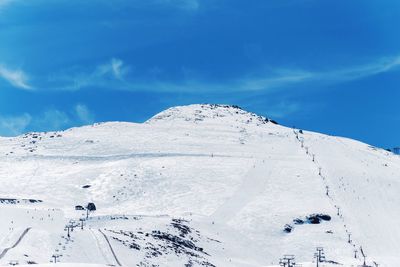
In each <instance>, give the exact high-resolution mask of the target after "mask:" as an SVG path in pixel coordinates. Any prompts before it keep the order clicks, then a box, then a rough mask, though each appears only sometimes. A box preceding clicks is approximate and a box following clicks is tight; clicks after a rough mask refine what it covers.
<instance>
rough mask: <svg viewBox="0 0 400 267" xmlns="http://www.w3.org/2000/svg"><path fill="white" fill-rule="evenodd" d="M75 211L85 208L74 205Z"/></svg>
mask: <svg viewBox="0 0 400 267" xmlns="http://www.w3.org/2000/svg"><path fill="white" fill-rule="evenodd" d="M75 210H85V208H84V207H83V206H81V205H76V206H75Z"/></svg>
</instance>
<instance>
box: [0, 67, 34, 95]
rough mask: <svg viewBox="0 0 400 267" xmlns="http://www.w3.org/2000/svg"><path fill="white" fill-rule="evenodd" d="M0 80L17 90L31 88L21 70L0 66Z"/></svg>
mask: <svg viewBox="0 0 400 267" xmlns="http://www.w3.org/2000/svg"><path fill="white" fill-rule="evenodd" d="M0 79H3V80H5V81H6V82H8V83H9V84H10V85H12V86H13V87H15V88H18V89H24V90H32V89H33V87H32V86H31V85H29V84H28V75H27V74H26V73H25V72H24V71H22V70H19V69H17V70H14V69H10V68H6V67H5V66H3V65H0Z"/></svg>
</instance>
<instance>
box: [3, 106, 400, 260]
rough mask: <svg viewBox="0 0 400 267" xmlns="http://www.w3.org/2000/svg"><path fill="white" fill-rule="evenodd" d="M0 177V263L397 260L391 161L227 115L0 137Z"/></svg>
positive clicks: (347, 144) (398, 189)
mask: <svg viewBox="0 0 400 267" xmlns="http://www.w3.org/2000/svg"><path fill="white" fill-rule="evenodd" d="M366 127H378V126H377V125H371V126H366ZM0 181H1V183H0V215H1V216H0V218H1V220H0V264H1V265H8V264H10V263H11V264H16V263H18V264H32V263H40V264H46V263H50V262H53V263H54V261H57V262H61V263H72V265H71V264H70V265H65V266H106V265H114V266H223V267H224V266H240V267H250V266H251V267H256V266H257V267H259V266H277V265H279V261H280V259H281V258H282V257H283V256H284V255H294V256H295V259H296V262H301V263H302V266H314V265H315V258H313V257H314V253H315V252H316V248H317V247H323V249H324V254H325V260H324V262H322V263H320V266H335V265H336V264H337V263H339V264H343V265H344V266H357V265H360V264H362V263H363V257H362V254H361V249H360V247H362V250H363V252H364V253H365V254H366V256H367V258H366V259H367V264H369V265H371V266H375V265H374V262H376V264H379V266H393V267H394V266H398V265H399V264H398V262H399V261H400V245H399V243H400V242H399V241H398V240H399V239H400V230H399V227H398V221H399V219H400V210H399V207H400V194H399V193H400V157H399V156H397V155H394V154H392V153H390V152H387V151H385V150H382V149H378V148H375V147H371V146H369V145H367V144H364V143H361V142H357V141H354V140H351V139H346V138H340V137H335V136H327V135H323V134H318V133H313V132H308V131H304V130H297V129H291V128H287V127H284V126H280V125H278V124H277V123H276V122H274V121H272V120H270V119H267V118H264V117H262V116H258V115H256V114H253V113H249V112H246V111H244V110H242V109H240V108H239V107H236V106H224V105H190V106H182V107H174V108H170V109H168V110H166V111H164V112H161V113H160V114H157V115H156V116H154V117H153V118H151V119H150V120H148V121H147V122H145V123H142V124H136V123H126V122H109V123H102V124H95V125H92V126H85V127H80V128H72V129H69V130H66V131H63V132H48V133H28V134H25V135H22V136H18V137H15V138H0ZM88 203H94V204H95V205H96V208H97V210H96V211H94V212H90V214H89V218H88V219H86V212H87V211H85V210H80V207H79V206H83V207H84V206H85V205H87V204H88ZM76 206H78V207H76ZM76 209H78V210H76ZM66 226H68V228H66ZM68 229H70V231H69V236H68ZM355 256H356V257H355ZM313 262H314V263H313ZM335 263H336V264H335ZM88 264H98V265H88ZM321 264H322V265H321ZM57 265H58V263H57ZM61 266H62V265H61Z"/></svg>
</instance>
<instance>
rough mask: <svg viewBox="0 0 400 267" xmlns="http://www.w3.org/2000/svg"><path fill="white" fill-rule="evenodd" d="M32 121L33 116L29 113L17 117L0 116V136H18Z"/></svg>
mask: <svg viewBox="0 0 400 267" xmlns="http://www.w3.org/2000/svg"><path fill="white" fill-rule="evenodd" d="M31 121H32V116H31V115H29V114H27V113H24V114H22V115H17V116H0V135H2V136H15V135H18V134H20V133H22V132H23V131H24V130H25V129H26V127H28V125H29V124H30V123H31Z"/></svg>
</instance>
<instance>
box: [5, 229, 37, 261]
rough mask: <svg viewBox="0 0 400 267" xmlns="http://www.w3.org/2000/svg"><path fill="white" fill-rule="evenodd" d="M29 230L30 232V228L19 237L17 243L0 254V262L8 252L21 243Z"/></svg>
mask: <svg viewBox="0 0 400 267" xmlns="http://www.w3.org/2000/svg"><path fill="white" fill-rule="evenodd" d="M29 230H31V228H30V227H29V228H26V229H25V230H24V231H23V232H22V234H21V235H20V237H19V238H18V240H17V242H15V243H14V245H12V246H11V247H8V248H5V249H4V250H3V251H2V252H1V254H0V260H1V259H2V258H3V257H4V256H5V255H6V254H7V252H8V251H10V250H11V249H13V248H15V247H16V246H18V244H19V243H20V242H21V241H22V239H23V238H24V236H25V235H26V234H27V233H28V232H29Z"/></svg>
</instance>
